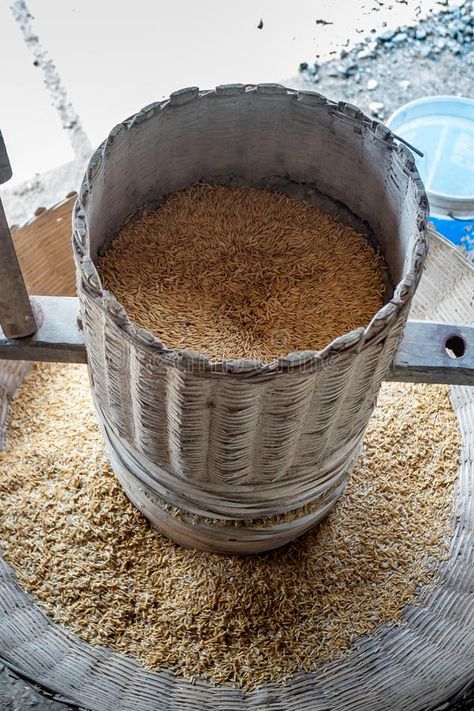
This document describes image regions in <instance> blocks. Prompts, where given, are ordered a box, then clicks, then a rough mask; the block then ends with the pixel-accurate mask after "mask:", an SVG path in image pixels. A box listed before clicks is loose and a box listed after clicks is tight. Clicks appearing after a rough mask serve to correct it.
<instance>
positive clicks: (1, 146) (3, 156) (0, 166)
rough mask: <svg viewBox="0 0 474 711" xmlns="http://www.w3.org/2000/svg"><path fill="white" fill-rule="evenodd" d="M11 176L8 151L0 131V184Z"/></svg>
mask: <svg viewBox="0 0 474 711" xmlns="http://www.w3.org/2000/svg"><path fill="white" fill-rule="evenodd" d="M11 177H12V167H11V165H10V161H9V159H8V153H7V149H6V146H5V141H4V140H3V136H2V132H1V131H0V185H1V184H2V183H6V182H7V180H10V178H11Z"/></svg>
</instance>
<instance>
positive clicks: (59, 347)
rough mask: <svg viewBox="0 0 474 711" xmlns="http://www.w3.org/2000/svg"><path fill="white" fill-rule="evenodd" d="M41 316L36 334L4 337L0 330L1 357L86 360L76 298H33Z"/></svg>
mask: <svg viewBox="0 0 474 711" xmlns="http://www.w3.org/2000/svg"><path fill="white" fill-rule="evenodd" d="M32 302H33V304H34V306H35V308H38V310H39V313H40V317H39V318H38V322H39V327H38V330H37V331H36V333H34V334H33V335H31V336H28V337H26V338H16V339H12V338H7V337H6V336H5V334H4V333H3V332H2V331H1V330H0V359H2V358H4V359H7V360H38V361H52V362H59V363H86V362H87V354H86V347H85V344H84V334H83V332H82V330H81V329H80V328H79V326H78V323H77V316H78V313H79V300H78V299H77V297H72V296H61V297H57V296H35V297H32Z"/></svg>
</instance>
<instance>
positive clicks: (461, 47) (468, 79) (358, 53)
mask: <svg viewBox="0 0 474 711" xmlns="http://www.w3.org/2000/svg"><path fill="white" fill-rule="evenodd" d="M295 83H296V85H297V86H298V87H299V88H306V89H311V90H313V91H319V92H320V93H321V94H325V95H327V96H329V97H330V98H333V99H335V100H338V101H349V102H351V103H353V104H355V105H356V106H358V107H359V108H361V109H362V110H363V111H364V112H365V113H368V114H369V115H372V116H374V117H376V118H379V119H380V120H381V121H384V120H385V119H387V118H388V117H389V116H390V114H391V113H393V112H394V111H395V110H396V109H397V108H399V107H400V106H401V105H402V104H404V103H406V102H407V101H412V100H413V99H418V98H421V97H423V96H429V95H435V94H452V95H455V96H466V97H472V96H473V95H474V1H473V0H467V1H466V2H464V4H463V5H462V6H460V7H457V8H449V7H445V8H443V9H442V11H441V12H439V13H438V14H436V15H432V16H431V17H429V18H428V19H426V20H425V21H423V22H420V23H419V24H418V25H417V26H415V27H401V28H399V30H398V31H397V30H395V31H389V32H385V33H382V34H381V35H379V36H378V37H372V38H367V39H366V40H365V41H363V42H361V43H360V44H359V45H357V46H356V47H355V48H354V49H353V50H351V51H350V52H347V51H345V50H343V51H342V52H341V56H340V58H339V59H337V60H333V61H331V62H328V63H326V64H323V65H321V66H319V65H318V63H317V60H316V62H314V61H309V62H302V63H301V65H300V72H299V75H298V77H296V78H295V79H294V81H293V84H295Z"/></svg>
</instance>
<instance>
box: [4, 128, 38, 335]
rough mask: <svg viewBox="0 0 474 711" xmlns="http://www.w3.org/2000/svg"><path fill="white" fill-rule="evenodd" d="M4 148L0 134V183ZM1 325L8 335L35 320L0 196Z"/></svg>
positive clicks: (26, 331) (31, 328)
mask: <svg viewBox="0 0 474 711" xmlns="http://www.w3.org/2000/svg"><path fill="white" fill-rule="evenodd" d="M11 175H12V169H11V166H10V161H9V160H8V154H7V149H6V148H5V143H4V141H3V137H2V135H1V134H0V183H4V182H6V181H7V180H9V179H10V178H11ZM0 325H1V326H2V328H3V331H4V333H5V334H6V335H7V336H8V337H9V338H19V337H20V336H29V335H31V334H32V333H34V332H35V331H36V320H35V317H34V314H33V310H32V308H31V304H30V300H29V298H28V292H27V290H26V286H25V282H24V281H23V275H22V273H21V269H20V265H19V263H18V258H17V256H16V252H15V247H14V246H13V242H12V236H11V234H10V228H9V227H8V222H7V218H6V217H5V213H4V211H3V205H2V201H1V200H0Z"/></svg>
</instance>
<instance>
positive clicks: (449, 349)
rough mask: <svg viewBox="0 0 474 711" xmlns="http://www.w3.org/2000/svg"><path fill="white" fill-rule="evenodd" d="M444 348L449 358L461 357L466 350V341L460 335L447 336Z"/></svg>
mask: <svg viewBox="0 0 474 711" xmlns="http://www.w3.org/2000/svg"><path fill="white" fill-rule="evenodd" d="M444 348H445V350H446V353H447V354H448V356H449V357H450V358H462V357H463V355H464V354H465V352H466V341H465V340H464V338H461V336H449V338H447V339H446V341H445V344H444Z"/></svg>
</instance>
